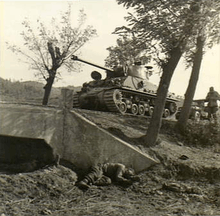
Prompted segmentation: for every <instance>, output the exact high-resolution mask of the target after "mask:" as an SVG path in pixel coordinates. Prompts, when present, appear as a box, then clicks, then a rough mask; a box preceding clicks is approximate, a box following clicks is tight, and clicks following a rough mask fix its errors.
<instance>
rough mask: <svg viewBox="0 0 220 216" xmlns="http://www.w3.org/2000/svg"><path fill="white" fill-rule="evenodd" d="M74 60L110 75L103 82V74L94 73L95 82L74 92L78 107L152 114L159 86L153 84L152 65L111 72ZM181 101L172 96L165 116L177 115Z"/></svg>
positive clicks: (129, 67) (92, 74) (73, 58)
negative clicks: (151, 80)
mask: <svg viewBox="0 0 220 216" xmlns="http://www.w3.org/2000/svg"><path fill="white" fill-rule="evenodd" d="M72 60H76V61H80V62H83V63H86V64H89V65H92V66H95V67H97V68H100V69H103V70H105V71H106V74H107V75H106V78H105V79H102V76H101V74H100V73H99V72H97V71H93V72H92V73H91V77H92V78H93V81H91V82H89V83H84V84H83V86H82V88H81V91H79V92H76V93H74V96H73V98H74V99H73V107H74V108H81V109H90V110H100V111H109V112H120V113H123V114H124V113H131V114H133V115H148V116H151V115H152V112H153V109H154V104H155V99H156V92H157V86H156V85H154V84H152V83H151V82H149V76H150V75H151V74H152V67H151V66H144V65H141V63H140V62H136V63H135V64H134V65H131V66H126V67H115V68H114V70H111V69H108V68H105V67H102V66H99V65H96V64H93V63H91V62H88V61H85V60H83V59H80V58H78V57H77V56H72ZM177 101H178V100H177V98H176V97H175V96H174V94H169V95H168V97H167V99H166V103H165V108H164V113H163V117H165V118H167V117H169V116H170V115H172V114H174V113H175V112H176V109H177V105H176V102H177Z"/></svg>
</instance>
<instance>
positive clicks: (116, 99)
mask: <svg viewBox="0 0 220 216" xmlns="http://www.w3.org/2000/svg"><path fill="white" fill-rule="evenodd" d="M113 100H114V102H115V104H116V105H118V104H120V103H121V102H122V93H121V92H120V91H119V90H118V89H116V90H115V91H114V93H113Z"/></svg>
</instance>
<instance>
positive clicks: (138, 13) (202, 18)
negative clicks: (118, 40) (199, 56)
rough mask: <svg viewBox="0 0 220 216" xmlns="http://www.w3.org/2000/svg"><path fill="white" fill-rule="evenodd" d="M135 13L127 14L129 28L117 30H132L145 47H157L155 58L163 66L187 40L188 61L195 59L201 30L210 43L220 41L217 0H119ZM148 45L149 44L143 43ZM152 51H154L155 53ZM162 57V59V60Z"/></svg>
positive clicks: (210, 44) (117, 31) (121, 33)
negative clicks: (171, 51) (175, 49)
mask: <svg viewBox="0 0 220 216" xmlns="http://www.w3.org/2000/svg"><path fill="white" fill-rule="evenodd" d="M117 2H118V3H119V4H123V5H124V6H125V7H127V8H133V9H134V13H129V15H128V16H127V17H126V19H127V21H128V22H129V24H128V27H127V26H122V27H118V28H116V30H115V33H118V34H119V35H123V34H127V33H128V32H129V33H132V34H133V35H135V36H136V38H137V41H138V44H137V45H141V44H142V45H141V46H142V47H143V48H142V49H145V47H146V46H147V47H151V49H152V50H154V52H153V53H154V60H155V61H156V62H157V63H158V64H159V65H161V63H164V61H165V62H166V59H167V57H169V51H170V50H171V49H172V48H173V47H175V46H178V44H180V43H181V42H183V41H184V40H185V39H186V40H187V46H186V47H185V46H184V47H182V48H184V50H185V51H187V55H186V60H187V62H188V63H189V62H191V61H192V57H193V52H191V51H192V49H194V47H195V43H196V38H197V36H198V34H200V33H201V32H202V33H203V34H205V36H206V38H208V40H207V42H206V43H207V46H208V47H209V48H211V47H212V46H213V44H216V43H219V41H220V34H219V33H220V17H219V9H220V2H219V1H217V0H214V1H212V0H205V1H204V0H199V1H198V0H187V1H186V0H181V1H177V0H172V1H167V0H156V1H155V0H147V1H146V0H131V1H128V0H117ZM143 44H145V46H143ZM153 53H152V54H153ZM161 60H162V61H161Z"/></svg>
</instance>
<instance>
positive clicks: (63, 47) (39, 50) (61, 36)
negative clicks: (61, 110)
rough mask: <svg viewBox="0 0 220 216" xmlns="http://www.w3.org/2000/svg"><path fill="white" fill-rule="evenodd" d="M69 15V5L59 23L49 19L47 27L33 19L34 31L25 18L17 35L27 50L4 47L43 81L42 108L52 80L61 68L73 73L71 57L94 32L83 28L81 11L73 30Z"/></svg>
mask: <svg viewBox="0 0 220 216" xmlns="http://www.w3.org/2000/svg"><path fill="white" fill-rule="evenodd" d="M71 15H72V12H71V5H70V4H69V7H68V9H67V11H66V12H65V13H63V14H62V16H61V22H60V23H59V22H58V23H57V21H56V20H55V19H54V18H52V21H51V25H50V27H48V28H47V27H46V25H45V24H44V23H43V22H41V21H40V20H37V28H36V29H34V28H33V27H32V26H31V23H30V22H29V20H27V19H26V20H25V21H24V22H23V23H22V25H23V26H24V28H25V30H24V31H23V32H22V33H21V35H22V37H23V39H24V46H25V47H26V48H27V50H24V49H21V48H20V47H17V46H15V45H9V44H8V48H9V49H11V50H12V51H14V52H16V53H17V54H20V55H22V56H23V57H25V58H26V60H27V61H26V63H28V64H29V66H30V68H31V69H33V70H35V71H36V74H35V75H36V76H40V77H43V79H44V80H45V81H46V85H45V86H44V90H45V91H44V97H43V102H42V104H43V105H47V103H48V100H49V96H50V92H51V88H52V85H53V83H54V80H55V79H56V78H59V76H61V72H60V68H61V66H62V67H63V68H66V69H67V71H69V72H70V71H74V68H75V67H76V65H75V64H73V61H71V56H72V54H73V53H75V52H77V51H78V50H79V49H80V48H81V47H82V46H83V45H85V43H86V42H88V41H89V40H90V39H91V38H92V37H93V36H95V35H96V30H95V29H94V28H93V27H92V26H86V27H84V25H85V21H86V14H85V13H84V12H83V10H81V11H80V12H79V18H78V23H77V26H76V27H72V25H71V24H72V17H71ZM58 69H59V70H58Z"/></svg>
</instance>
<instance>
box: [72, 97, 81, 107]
mask: <svg viewBox="0 0 220 216" xmlns="http://www.w3.org/2000/svg"><path fill="white" fill-rule="evenodd" d="M73 107H74V108H80V104H79V95H78V94H73Z"/></svg>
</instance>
